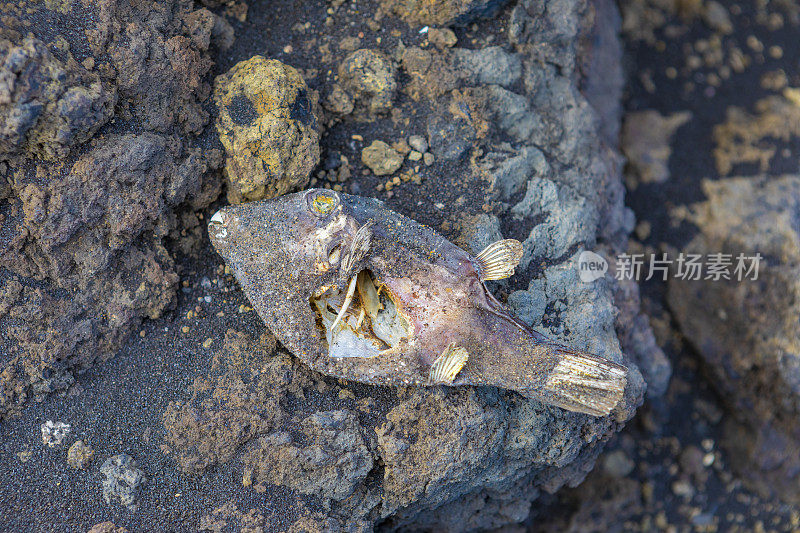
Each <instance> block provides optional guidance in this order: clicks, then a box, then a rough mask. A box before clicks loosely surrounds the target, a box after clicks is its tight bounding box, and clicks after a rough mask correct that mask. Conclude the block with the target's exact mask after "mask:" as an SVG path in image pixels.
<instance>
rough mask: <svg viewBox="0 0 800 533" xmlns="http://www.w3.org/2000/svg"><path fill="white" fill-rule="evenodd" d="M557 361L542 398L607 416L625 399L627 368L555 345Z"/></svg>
mask: <svg viewBox="0 0 800 533" xmlns="http://www.w3.org/2000/svg"><path fill="white" fill-rule="evenodd" d="M555 355H556V360H557V361H558V362H557V363H556V365H555V366H554V367H553V370H551V371H550V374H549V375H548V376H547V380H546V382H545V385H544V390H543V395H542V396H543V397H544V398H543V399H544V400H545V401H547V402H548V403H551V404H553V405H556V406H558V407H562V408H564V409H567V410H568V411H575V412H578V413H586V414H589V415H594V416H606V415H608V414H609V413H610V412H611V410H612V409H614V407H616V406H617V404H618V403H619V402H620V400H621V399H622V395H623V394H624V392H625V385H626V384H627V376H628V369H627V368H625V367H624V366H622V365H618V364H617V363H614V362H612V361H608V360H607V359H603V358H602V357H598V356H596V355H592V354H589V353H583V352H574V351H571V350H568V349H566V348H561V347H559V348H556V350H555Z"/></svg>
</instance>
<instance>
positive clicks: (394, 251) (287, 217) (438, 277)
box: [209, 189, 626, 416]
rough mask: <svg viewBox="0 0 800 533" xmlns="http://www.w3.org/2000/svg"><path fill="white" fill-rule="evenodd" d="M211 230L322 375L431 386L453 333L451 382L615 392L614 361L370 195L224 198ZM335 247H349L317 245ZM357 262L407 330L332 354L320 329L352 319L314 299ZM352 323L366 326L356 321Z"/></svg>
mask: <svg viewBox="0 0 800 533" xmlns="http://www.w3.org/2000/svg"><path fill="white" fill-rule="evenodd" d="M359 230H361V231H360V232H359ZM367 232H368V233H369V238H368V242H367V243H366V244H365V242H366V241H365V239H364V236H365V235H366V233H367ZM209 235H210V236H211V239H212V242H213V244H214V247H215V248H216V249H217V251H218V252H219V253H220V254H221V255H222V256H223V258H224V259H225V261H226V263H227V264H228V266H229V267H230V268H231V270H232V271H233V273H234V275H235V276H236V278H237V279H238V280H239V283H240V285H241V286H242V289H243V290H244V292H245V294H246V295H247V297H248V298H249V299H250V301H251V303H252V304H253V307H254V308H255V309H256V310H257V312H258V314H259V316H260V317H261V319H262V320H264V322H265V324H266V325H267V327H269V328H270V330H272V332H273V333H274V334H275V335H276V337H277V338H278V339H279V340H280V341H281V343H282V344H283V345H284V346H286V347H287V348H288V349H289V350H290V351H291V352H292V353H293V354H294V355H296V356H297V357H299V358H300V359H302V360H303V361H304V362H305V363H306V364H308V365H309V366H310V367H312V368H313V369H315V370H317V371H319V372H322V373H324V374H328V375H331V376H335V377H340V378H345V379H350V380H354V381H361V382H364V383H370V384H381V385H409V384H411V385H435V384H436V383H435V382H434V381H432V379H431V367H432V365H433V364H434V361H436V359H437V358H439V357H440V356H441V355H442V354H443V352H444V351H445V350H446V349H447V348H448V346H449V345H451V344H452V345H453V346H455V347H458V348H462V349H464V350H466V351H467V352H468V357H467V358H464V359H465V360H466V364H465V366H464V367H463V368H462V369H461V370H460V371H458V372H457V373H456V374H455V378H454V379H453V381H452V385H493V386H498V387H503V388H507V389H512V390H516V391H519V392H520V393H522V394H524V395H526V396H532V397H537V398H539V399H541V400H543V401H545V402H547V403H550V404H553V405H558V406H560V407H564V408H566V409H569V410H573V411H578V412H583V413H588V414H592V415H596V416H601V415H605V414H608V413H609V412H610V411H611V409H613V408H614V406H615V405H616V404H617V403H618V402H619V400H620V399H621V398H622V395H623V392H624V387H625V379H626V369H625V368H624V367H623V366H621V365H618V364H616V363H614V362H612V361H607V360H605V359H602V358H600V357H598V356H595V355H592V354H584V353H582V352H576V351H571V350H569V349H568V348H565V347H563V346H560V345H558V344H555V343H552V342H549V341H547V340H546V339H544V338H543V337H542V336H541V335H539V334H538V333H535V332H533V331H532V330H531V329H530V328H529V327H527V326H526V325H524V324H522V323H520V322H519V320H517V319H515V318H514V317H513V316H511V314H510V313H509V311H508V310H507V309H505V307H504V306H502V305H501V304H500V303H498V302H497V301H496V300H495V299H494V298H493V297H492V296H491V294H490V293H489V292H488V291H487V290H486V288H485V286H484V284H483V282H482V281H481V278H480V270H481V269H482V266H481V265H480V261H478V260H476V259H475V258H473V257H472V256H470V255H469V254H468V253H467V252H465V251H464V250H462V249H460V248H458V247H457V246H455V245H453V244H452V243H450V242H449V241H447V240H446V239H445V238H444V237H442V236H441V235H439V234H438V233H436V232H435V231H433V230H432V229H431V228H429V227H427V226H424V225H422V224H419V223H418V222H416V221H414V220H412V219H409V218H407V217H405V216H403V215H402V214H399V213H396V212H394V211H391V210H389V209H387V208H386V207H385V206H384V205H383V203H382V202H380V201H378V200H375V199H371V198H363V197H357V196H351V195H346V194H341V193H334V192H332V191H327V190H319V189H312V190H309V191H303V192H300V193H296V194H290V195H286V196H282V197H279V198H276V199H273V200H268V201H265V202H258V203H250V204H244V205H239V206H233V207H227V208H224V209H222V210H221V211H220V212H219V213H217V214H216V215H215V216H214V218H212V222H211V223H210V224H209ZM367 244H368V247H367ZM337 247H341V249H343V250H359V251H358V253H349V254H348V253H345V254H339V255H337V254H330V255H327V256H326V255H325V254H326V253H328V252H329V251H330V250H333V249H336V248H337ZM340 255H341V256H343V257H341V258H340ZM506 255H508V254H506ZM337 261H338V262H337ZM363 271H367V272H368V273H369V275H370V276H371V278H370V279H374V281H375V283H376V284H377V285H378V286H380V287H381V288H382V289H381V290H382V291H383V294H384V297H385V298H391V301H392V302H393V303H394V305H395V306H396V308H397V313H400V314H402V316H403V317H405V319H406V322H407V323H408V324H410V326H409V328H410V329H409V330H408V331H409V333H408V334H407V335H406V336H405V337H403V338H402V340H400V341H399V342H398V343H397V344H396V345H393V346H389V347H387V348H386V349H385V350H384V351H381V352H380V353H379V354H359V353H352V354H351V353H347V354H346V355H347V356H346V357H332V356H330V355H329V354H328V350H329V347H328V341H327V339H326V333H328V334H330V335H338V332H337V331H338V329H339V328H344V327H350V326H348V324H347V321H346V320H343V321H342V322H343V323H344V324H339V325H336V327H335V330H337V331H334V330H325V329H324V328H325V327H327V326H325V325H324V320H322V319H321V317H320V316H319V315H318V314H317V313H315V311H314V310H312V304H311V302H312V298H323V297H322V296H319V295H320V294H328V293H329V292H331V291H333V292H334V293H338V294H341V292H342V291H344V290H345V289H346V287H347V285H348V282H350V281H351V280H353V279H354V278H353V277H354V276H356V275H358V274H359V272H363ZM509 271H513V268H511V269H509ZM326 291H327V292H326ZM337 291H338V292H337ZM318 301H321V300H318ZM326 301H327V300H326ZM330 301H331V302H335V301H338V300H335V299H333V300H330ZM331 305H334V304H331ZM354 306H355V304H354ZM374 306H375V304H374V303H373V304H372V305H371V306H370V308H374ZM340 307H345V306H344V305H341V306H340ZM362 309H363V308H362ZM339 311H341V312H342V314H344V313H345V312H350V310H349V309H339V310H337V312H339ZM353 312H355V310H353ZM334 314H335V313H334ZM354 316H355V315H354ZM363 319H364V317H363V313H362V320H359V323H368V322H369V320H363ZM353 322H355V321H353ZM359 327H361V326H359ZM355 334H357V335H362V334H363V335H369V334H370V331H369V330H368V326H363V327H362V329H359V330H358V331H357V332H356V333H355ZM337 338H338V337H337ZM587 370H588V373H587Z"/></svg>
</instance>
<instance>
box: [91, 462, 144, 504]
mask: <svg viewBox="0 0 800 533" xmlns="http://www.w3.org/2000/svg"><path fill="white" fill-rule="evenodd" d="M100 473H101V474H103V475H104V476H105V479H104V480H103V482H102V485H103V498H104V499H105V500H106V503H109V504H110V503H111V502H112V501H113V502H116V503H119V504H120V505H124V506H125V507H127V508H128V509H130V510H131V511H135V510H136V509H137V508H138V507H139V503H138V499H139V489H140V487H141V486H142V485H143V484H144V483H146V482H147V478H146V477H145V475H144V473H143V472H142V471H141V470H139V465H137V464H136V461H134V460H133V457H131V456H130V455H128V454H125V453H122V454H119V455H114V456H112V457H109V458H108V459H106V460H105V461H104V462H103V466H101V467H100Z"/></svg>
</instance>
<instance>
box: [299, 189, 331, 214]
mask: <svg viewBox="0 0 800 533" xmlns="http://www.w3.org/2000/svg"><path fill="white" fill-rule="evenodd" d="M306 201H307V202H308V208H309V209H310V210H311V212H312V213H314V214H315V215H317V216H319V217H325V216H328V215H329V214H331V212H332V211H333V210H334V209H336V206H338V205H339V197H338V196H337V195H336V193H334V192H331V191H312V192H311V193H309V195H308V196H307V197H306Z"/></svg>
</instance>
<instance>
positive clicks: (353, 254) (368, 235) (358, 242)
mask: <svg viewBox="0 0 800 533" xmlns="http://www.w3.org/2000/svg"><path fill="white" fill-rule="evenodd" d="M372 224H373V223H372V221H371V220H370V221H369V222H367V223H366V224H364V225H363V226H361V227H360V228H358V231H356V234H355V235H353V240H352V241H351V242H350V249H349V251H348V253H347V254H346V255H345V257H344V258H343V259H342V267H341V271H342V272H349V271H350V269H351V268H353V266H355V264H356V263H358V262H359V261H361V258H362V257H364V254H366V253H367V252H368V251H369V247H370V244H371V241H372V230H371V229H370V228H372Z"/></svg>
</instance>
